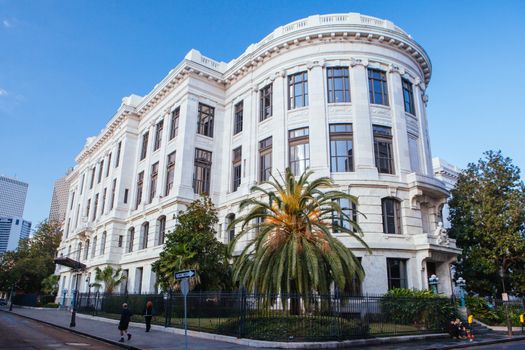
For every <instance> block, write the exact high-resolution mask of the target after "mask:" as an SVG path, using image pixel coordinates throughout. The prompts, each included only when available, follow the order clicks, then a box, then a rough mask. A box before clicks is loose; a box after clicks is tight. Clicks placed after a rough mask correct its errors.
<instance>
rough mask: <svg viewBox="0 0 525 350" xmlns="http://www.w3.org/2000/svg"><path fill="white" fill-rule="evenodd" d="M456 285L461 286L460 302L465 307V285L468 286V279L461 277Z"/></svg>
mask: <svg viewBox="0 0 525 350" xmlns="http://www.w3.org/2000/svg"><path fill="white" fill-rule="evenodd" d="M456 286H458V288H459V303H460V306H461V307H465V287H466V286H467V281H466V280H464V279H463V277H460V278H458V279H457V281H456Z"/></svg>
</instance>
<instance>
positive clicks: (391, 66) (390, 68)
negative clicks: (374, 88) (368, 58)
mask: <svg viewBox="0 0 525 350" xmlns="http://www.w3.org/2000/svg"><path fill="white" fill-rule="evenodd" d="M400 70H401V69H400V68H399V66H398V65H397V64H389V65H388V72H389V73H398V74H401V72H400Z"/></svg>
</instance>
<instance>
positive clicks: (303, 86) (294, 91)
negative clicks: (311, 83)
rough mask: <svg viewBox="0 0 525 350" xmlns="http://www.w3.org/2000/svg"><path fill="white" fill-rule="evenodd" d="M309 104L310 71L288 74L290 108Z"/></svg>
mask: <svg viewBox="0 0 525 350" xmlns="http://www.w3.org/2000/svg"><path fill="white" fill-rule="evenodd" d="M305 106H308V72H301V73H297V74H293V75H289V76H288V109H294V108H300V107H305Z"/></svg>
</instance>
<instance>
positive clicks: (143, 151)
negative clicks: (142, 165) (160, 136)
mask: <svg viewBox="0 0 525 350" xmlns="http://www.w3.org/2000/svg"><path fill="white" fill-rule="evenodd" d="M148 139H149V131H146V132H145V133H144V135H142V148H141V149H140V160H143V159H144V158H146V154H147V153H148Z"/></svg>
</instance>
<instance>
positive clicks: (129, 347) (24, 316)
mask: <svg viewBox="0 0 525 350" xmlns="http://www.w3.org/2000/svg"><path fill="white" fill-rule="evenodd" d="M0 311H2V312H6V313H9V314H12V315H16V316H18V317H22V318H26V319H28V320H32V321H36V322H40V323H44V324H46V325H48V326H52V327H55V328H59V329H62V330H65V331H69V332H71V333H75V334H78V335H82V336H84V337H87V338H92V339H96V340H99V341H101V342H104V343H108V344H111V345H114V346H118V347H121V348H123V349H129V350H143V349H141V348H137V347H135V346H132V345H127V344H123V343H119V342H116V341H114V340H110V339H106V338H103V337H99V336H96V335H93V334H89V333H84V332H81V331H78V330H76V329H74V328H70V327H64V326H59V325H57V324H54V323H51V322H47V321H42V320H39V319H36V318H33V317H29V316H26V315H20V314H18V313H16V312H10V311H7V310H2V309H0ZM77 315H78V314H77Z"/></svg>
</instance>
